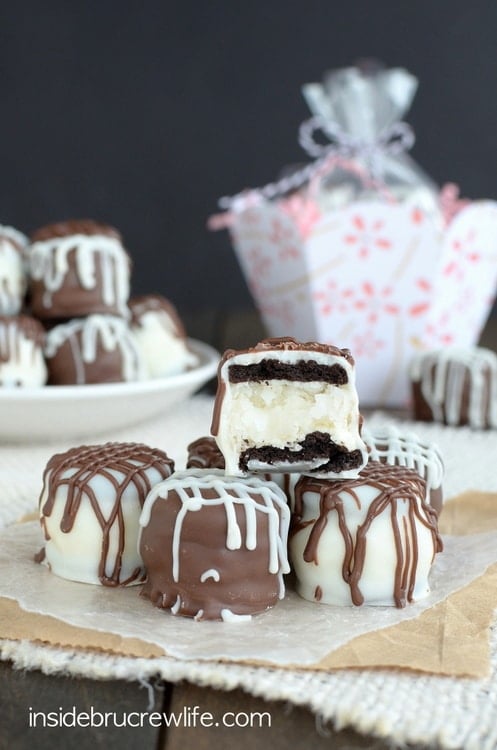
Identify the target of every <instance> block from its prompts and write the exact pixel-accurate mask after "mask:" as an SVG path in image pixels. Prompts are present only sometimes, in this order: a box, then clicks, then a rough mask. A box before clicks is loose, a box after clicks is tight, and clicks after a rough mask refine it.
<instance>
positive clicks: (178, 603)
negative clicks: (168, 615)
mask: <svg viewBox="0 0 497 750" xmlns="http://www.w3.org/2000/svg"><path fill="white" fill-rule="evenodd" d="M180 608H181V596H180V595H179V594H178V596H177V597H176V601H175V602H174V604H173V606H172V607H171V612H172V613H173V615H176V614H178V612H179V611H180Z"/></svg>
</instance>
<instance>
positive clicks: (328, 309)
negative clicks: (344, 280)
mask: <svg viewBox="0 0 497 750" xmlns="http://www.w3.org/2000/svg"><path fill="white" fill-rule="evenodd" d="M353 295H354V291H353V290H352V289H340V288H339V287H338V286H337V284H336V282H335V281H333V280H332V279H328V281H327V282H326V284H325V285H324V286H323V287H322V288H321V289H318V290H317V291H315V292H314V294H313V299H314V302H315V304H316V306H317V308H318V310H319V313H320V314H321V315H325V316H328V315H331V314H332V313H334V312H338V313H341V314H343V313H345V312H348V310H349V309H350V304H349V300H350V298H351V297H353Z"/></svg>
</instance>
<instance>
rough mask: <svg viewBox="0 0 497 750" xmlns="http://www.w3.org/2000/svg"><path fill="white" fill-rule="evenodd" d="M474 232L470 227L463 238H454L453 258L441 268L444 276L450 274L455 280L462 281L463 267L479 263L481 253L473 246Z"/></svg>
mask: <svg viewBox="0 0 497 750" xmlns="http://www.w3.org/2000/svg"><path fill="white" fill-rule="evenodd" d="M475 235H476V232H475V230H474V229H470V230H469V231H468V232H467V233H466V236H465V237H464V238H463V239H455V240H453V242H452V251H453V254H454V256H455V257H454V258H453V259H452V260H450V261H449V262H448V263H447V265H446V266H445V267H444V269H443V274H444V275H445V276H450V277H452V278H453V279H455V280H456V281H462V280H463V279H464V276H465V267H466V266H467V265H468V264H469V265H471V264H474V263H479V262H480V260H481V253H479V252H478V251H477V250H475V248H474V244H473V243H474V241H475Z"/></svg>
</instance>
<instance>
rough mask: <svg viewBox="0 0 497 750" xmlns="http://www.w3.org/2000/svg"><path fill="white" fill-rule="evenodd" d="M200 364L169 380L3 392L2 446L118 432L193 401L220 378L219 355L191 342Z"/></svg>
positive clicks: (0, 405) (0, 412)
mask: <svg viewBox="0 0 497 750" xmlns="http://www.w3.org/2000/svg"><path fill="white" fill-rule="evenodd" d="M189 345H190V346H191V348H192V350H193V351H194V352H195V353H196V354H197V355H198V357H199V359H200V364H199V365H198V367H195V368H194V369H193V370H188V371H187V372H184V373H181V374H179V375H170V376H169V377H165V378H156V379H154V380H145V381H139V382H132V383H102V384H99V385H63V386H62V385H61V386H56V385H52V386H44V387H42V388H5V389H2V388H0V441H1V442H3V443H6V442H10V443H29V442H39V441H40V440H42V441H45V440H57V439H60V438H73V437H83V436H85V435H93V434H97V433H99V432H108V431H110V430H115V429H120V428H123V427H127V426H129V425H132V424H135V423H137V422H141V421H143V420H145V419H147V418H149V417H152V416H155V415H156V414H160V413H161V412H163V411H165V410H167V409H168V408H169V407H170V406H172V405H173V404H177V403H178V402H179V401H182V400H184V399H186V398H188V396H191V395H192V394H193V393H195V391H196V390H198V389H199V388H200V387H201V386H202V385H204V384H205V383H207V381H208V380H210V379H211V378H212V377H213V376H214V375H215V373H216V369H217V364H218V362H219V353H218V352H217V351H216V350H215V349H213V348H212V347H211V346H209V345H208V344H204V343H203V342H201V341H196V340H195V339H189Z"/></svg>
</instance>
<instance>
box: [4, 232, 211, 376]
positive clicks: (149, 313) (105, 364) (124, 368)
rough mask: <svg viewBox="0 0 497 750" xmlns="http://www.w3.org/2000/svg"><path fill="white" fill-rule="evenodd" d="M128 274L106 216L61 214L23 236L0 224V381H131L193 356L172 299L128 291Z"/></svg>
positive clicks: (165, 371)
mask: <svg viewBox="0 0 497 750" xmlns="http://www.w3.org/2000/svg"><path fill="white" fill-rule="evenodd" d="M130 273H131V260H130V257H129V255H128V253H127V251H126V250H125V248H124V246H123V244H122V238H121V236H120V234H119V232H118V231H117V230H116V229H114V228H113V227H110V226H108V225H106V224H102V223H98V222H96V221H92V220H70V221H64V222H59V223H55V224H50V225H48V226H45V227H42V228H41V229H38V230H37V231H35V232H34V233H33V235H32V236H31V238H30V240H28V239H27V238H26V237H24V236H23V235H21V234H20V233H18V232H16V230H13V229H11V228H8V227H3V228H0V281H1V282H2V286H1V288H0V312H1V313H2V315H3V316H4V317H2V318H0V383H1V384H3V385H43V384H44V383H45V382H48V384H49V385H84V384H89V383H108V382H121V381H133V380H143V379H146V378H150V377H162V376H165V375H170V374H174V373H178V372H182V371H183V370H185V369H187V368H188V367H190V366H193V365H195V364H196V362H197V359H196V357H195V355H194V354H193V353H192V352H191V351H190V350H189V348H188V345H187V341H186V335H185V331H184V329H183V326H182V325H181V322H180V321H179V318H178V316H177V313H176V311H175V310H174V308H173V306H172V305H171V304H170V303H169V302H168V300H165V299H164V298H163V297H159V296H158V295H148V296H146V297H140V298H137V299H135V300H133V299H131V300H130ZM21 311H23V312H24V314H22V315H19V313H20V312H21ZM7 315H8V316H10V317H8V318H7V317H5V316H7ZM14 316H15V317H14ZM35 365H36V366H35Z"/></svg>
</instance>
